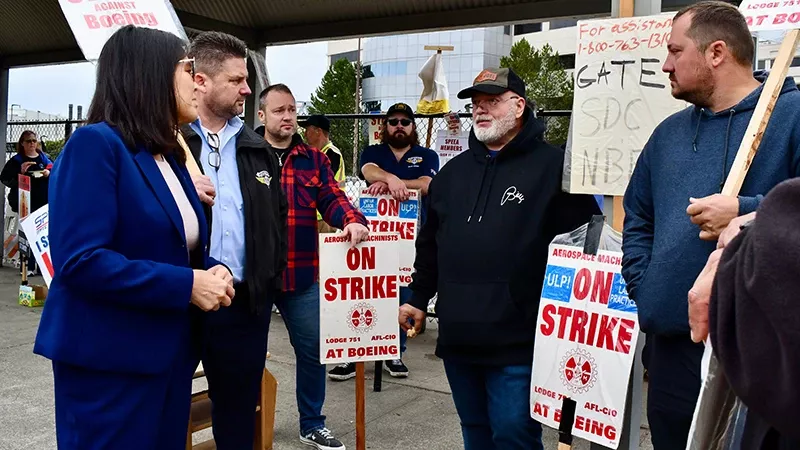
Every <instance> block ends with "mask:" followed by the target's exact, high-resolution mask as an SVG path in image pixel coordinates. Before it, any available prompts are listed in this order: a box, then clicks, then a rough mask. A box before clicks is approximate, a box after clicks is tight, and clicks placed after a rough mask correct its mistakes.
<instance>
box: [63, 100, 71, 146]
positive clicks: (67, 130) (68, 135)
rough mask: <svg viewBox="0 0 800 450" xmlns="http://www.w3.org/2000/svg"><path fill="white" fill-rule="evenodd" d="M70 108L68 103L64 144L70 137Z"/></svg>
mask: <svg viewBox="0 0 800 450" xmlns="http://www.w3.org/2000/svg"><path fill="white" fill-rule="evenodd" d="M72 107H73V105H72V103H70V104H69V109H68V111H67V119H68V122H67V123H66V124H64V143H66V142H67V140H68V139H69V137H70V136H72V123H71V122H72Z"/></svg>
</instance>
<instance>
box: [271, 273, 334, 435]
mask: <svg viewBox="0 0 800 450" xmlns="http://www.w3.org/2000/svg"><path fill="white" fill-rule="evenodd" d="M275 305H276V306H277V307H278V310H279V311H280V313H281V317H283V321H284V323H286V329H287V330H288V331H289V341H290V342H291V344H292V347H294V354H295V358H296V359H297V374H296V381H297V389H296V394H297V409H298V411H299V413H300V433H301V434H302V435H304V436H305V435H306V434H308V433H311V432H312V431H315V430H319V429H321V428H323V427H325V416H323V415H322V405H323V403H325V366H324V365H322V364H320V363H319V284H318V283H315V284H313V285H311V286H310V287H308V288H306V289H305V290H302V291H292V292H284V293H281V294H279V295H278V296H277V298H276V299H275Z"/></svg>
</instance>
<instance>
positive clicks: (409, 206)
mask: <svg viewBox="0 0 800 450" xmlns="http://www.w3.org/2000/svg"><path fill="white" fill-rule="evenodd" d="M409 192H410V193H411V197H409V199H408V200H406V201H404V202H402V203H401V202H399V201H397V200H395V199H393V198H392V197H391V196H389V195H378V196H375V195H370V194H369V193H367V190H366V189H364V190H363V191H361V197H360V198H359V199H358V208H359V209H360V210H361V213H362V214H364V216H365V217H366V218H367V222H369V230H370V232H371V233H387V232H388V233H399V235H400V244H399V245H398V251H399V252H400V272H399V275H400V286H403V287H405V286H408V284H409V283H411V273H412V272H413V270H414V258H415V256H416V247H415V245H414V242H415V241H416V239H417V232H418V227H419V208H420V195H419V191H416V190H412V191H409Z"/></svg>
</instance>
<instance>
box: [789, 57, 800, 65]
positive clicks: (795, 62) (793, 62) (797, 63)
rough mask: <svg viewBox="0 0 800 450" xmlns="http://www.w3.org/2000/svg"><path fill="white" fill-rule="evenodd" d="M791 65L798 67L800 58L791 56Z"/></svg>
mask: <svg viewBox="0 0 800 450" xmlns="http://www.w3.org/2000/svg"><path fill="white" fill-rule="evenodd" d="M791 67H800V58H797V57H795V58H793V59H792V65H791Z"/></svg>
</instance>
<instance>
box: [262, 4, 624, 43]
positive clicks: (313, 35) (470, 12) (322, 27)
mask: <svg viewBox="0 0 800 450" xmlns="http://www.w3.org/2000/svg"><path fill="white" fill-rule="evenodd" d="M608 13H609V5H608V3H607V2H603V1H597V0H568V1H564V0H542V1H537V2H535V3H524V4H517V5H505V6H493V7H484V8H471V9H460V10H455V11H448V12H447V13H442V12H437V13H426V14H416V15H409V16H399V17H384V18H379V19H370V20H352V21H344V22H333V23H314V24H304V25H297V26H287V27H281V28H273V29H271V30H265V31H264V32H263V33H262V34H261V43H262V44H264V45H275V44H288V43H295V42H307V41H313V40H320V39H340V38H347V37H355V36H362V37H363V36H377V35H386V34H395V33H411V32H422V31H430V30H440V29H448V28H451V29H452V28H464V27H488V26H494V25H501V24H512V23H517V22H526V21H527V22H529V21H535V20H547V19H555V18H560V17H593V16H603V15H608Z"/></svg>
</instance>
